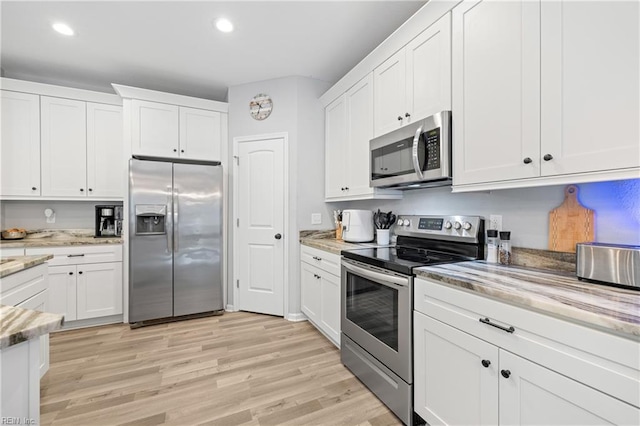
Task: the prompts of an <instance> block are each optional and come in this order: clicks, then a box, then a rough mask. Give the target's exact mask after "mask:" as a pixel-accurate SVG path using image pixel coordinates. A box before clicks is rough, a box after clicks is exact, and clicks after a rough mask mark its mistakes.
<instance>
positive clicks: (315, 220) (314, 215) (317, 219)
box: [311, 213, 322, 225]
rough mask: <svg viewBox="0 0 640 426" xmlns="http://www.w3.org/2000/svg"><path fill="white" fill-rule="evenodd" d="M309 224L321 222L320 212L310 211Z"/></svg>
mask: <svg viewBox="0 0 640 426" xmlns="http://www.w3.org/2000/svg"><path fill="white" fill-rule="evenodd" d="M311 224H312V225H320V224H322V213H311Z"/></svg>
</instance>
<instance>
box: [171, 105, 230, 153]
mask: <svg viewBox="0 0 640 426" xmlns="http://www.w3.org/2000/svg"><path fill="white" fill-rule="evenodd" d="M221 115H222V114H220V113H219V112H217V111H207V110H204V109H197V108H187V107H180V144H179V145H180V157H181V158H189V159H193V160H218V161H219V160H221V158H222V157H221V152H220V147H221V146H222V132H221V129H222V123H221Z"/></svg>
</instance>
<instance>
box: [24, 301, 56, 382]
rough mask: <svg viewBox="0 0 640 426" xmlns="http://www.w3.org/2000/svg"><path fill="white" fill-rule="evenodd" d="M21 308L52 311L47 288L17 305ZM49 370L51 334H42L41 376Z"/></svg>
mask: <svg viewBox="0 0 640 426" xmlns="http://www.w3.org/2000/svg"><path fill="white" fill-rule="evenodd" d="M16 306H17V307H19V308H23V309H31V310H32V311H38V312H50V310H49V309H48V296H47V289H44V290H43V291H41V292H40V293H38V294H36V295H35V296H33V297H31V298H30V299H27V300H25V301H24V302H22V303H20V304H18V305H16ZM47 370H49V334H48V333H47V334H43V335H42V336H40V377H42V376H44V374H45V373H46V372H47Z"/></svg>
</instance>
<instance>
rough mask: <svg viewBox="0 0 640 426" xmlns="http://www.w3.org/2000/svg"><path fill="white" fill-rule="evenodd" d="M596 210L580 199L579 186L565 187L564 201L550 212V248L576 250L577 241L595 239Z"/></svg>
mask: <svg viewBox="0 0 640 426" xmlns="http://www.w3.org/2000/svg"><path fill="white" fill-rule="evenodd" d="M594 219H595V212H594V211H593V210H590V209H587V208H585V207H583V206H582V205H581V204H580V201H578V187H577V186H575V185H568V186H567V187H566V188H565V189H564V202H563V203H562V204H561V205H559V206H558V207H556V208H555V209H553V210H551V211H550V212H549V250H551V251H563V252H567V253H575V252H576V243H583V242H588V241H593V240H594V235H595V232H594Z"/></svg>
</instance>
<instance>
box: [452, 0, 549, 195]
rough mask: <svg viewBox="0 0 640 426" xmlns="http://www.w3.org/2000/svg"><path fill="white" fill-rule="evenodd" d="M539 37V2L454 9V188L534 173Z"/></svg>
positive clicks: (479, 0) (476, 0)
mask: <svg viewBox="0 0 640 426" xmlns="http://www.w3.org/2000/svg"><path fill="white" fill-rule="evenodd" d="M539 40H540V5H539V4H538V3H536V2H519V1H507V2H496V1H490V0H465V1H463V2H462V3H461V4H460V5H458V6H457V7H456V8H455V9H453V134H454V143H453V159H454V160H453V166H454V167H453V183H454V185H461V184H468V183H477V182H490V181H497V180H503V179H517V178H528V177H534V176H537V175H539V172H540V169H539V161H540V156H539V146H540V119H539V111H540V110H539V105H540V74H539V72H540V71H539V70H540V46H539V44H540V43H539ZM526 158H529V159H530V160H531V162H530V163H529V164H525V163H524V161H525V159H526Z"/></svg>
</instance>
